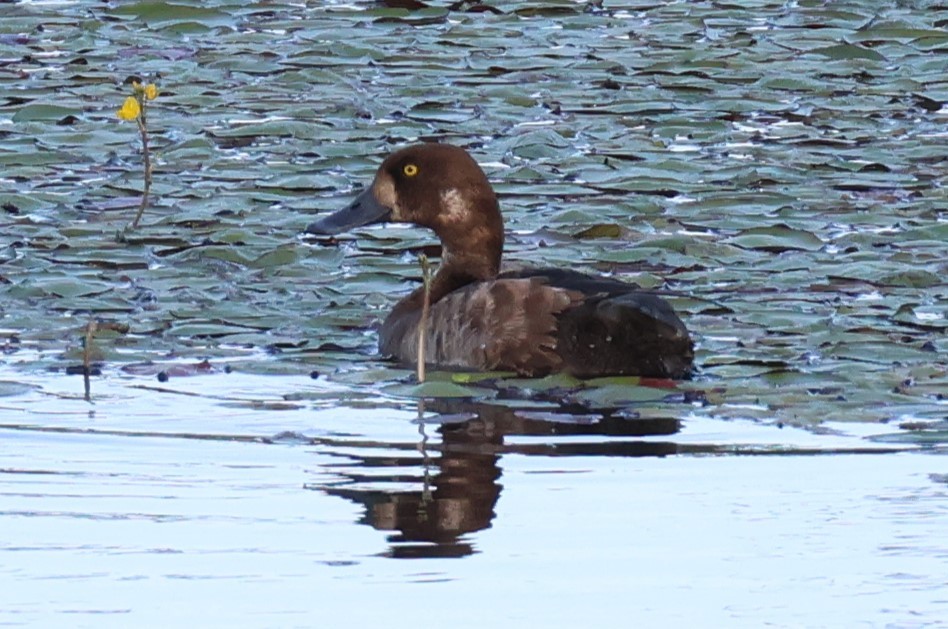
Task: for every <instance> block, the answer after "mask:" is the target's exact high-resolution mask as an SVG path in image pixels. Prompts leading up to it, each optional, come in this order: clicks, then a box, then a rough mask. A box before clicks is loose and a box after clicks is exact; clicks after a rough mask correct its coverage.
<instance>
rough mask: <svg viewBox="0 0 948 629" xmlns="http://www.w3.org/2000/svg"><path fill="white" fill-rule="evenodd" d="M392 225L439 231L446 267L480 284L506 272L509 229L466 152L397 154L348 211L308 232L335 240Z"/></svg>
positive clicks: (419, 149) (417, 148) (428, 149)
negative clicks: (358, 229) (347, 233)
mask: <svg viewBox="0 0 948 629" xmlns="http://www.w3.org/2000/svg"><path fill="white" fill-rule="evenodd" d="M389 221H391V222H396V223H412V224H415V225H420V226H422V227H427V228H429V229H431V230H433V231H434V232H435V234H437V235H438V237H439V238H440V239H441V244H442V247H443V252H442V265H444V264H449V263H450V264H454V265H456V267H457V268H459V269H460V268H465V269H466V270H467V272H469V273H471V274H472V275H473V276H474V277H476V278H477V279H486V278H488V277H493V276H495V275H497V273H498V271H499V269H500V256H501V252H502V250H503V244H504V227H503V220H502V219H501V216H500V208H499V206H498V204H497V196H496V195H495V194H494V191H493V189H492V188H491V186H490V182H488V181H487V177H486V176H485V175H484V171H482V170H481V168H480V166H478V165H477V162H475V161H474V159H473V158H471V156H470V155H468V154H467V152H466V151H465V150H464V149H462V148H459V147H456V146H451V145H448V144H417V145H414V146H409V147H407V148H404V149H401V150H399V151H396V152H395V153H392V154H391V155H389V156H388V157H387V158H386V159H385V161H383V162H382V165H381V166H380V167H379V169H378V172H376V174H375V179H374V180H373V181H372V184H371V185H370V186H369V187H367V188H366V189H365V190H363V191H362V193H361V194H359V196H358V197H356V199H355V200H354V201H353V202H352V203H351V204H350V205H349V206H348V207H346V208H343V209H342V210H339V211H338V212H335V213H333V214H330V215H329V216H327V217H325V218H323V219H320V220H318V221H316V222H315V223H312V224H310V225H309V226H308V227H307V228H306V232H307V233H310V234H319V235H335V234H339V233H342V232H344V231H347V230H349V229H352V228H354V227H360V226H362V225H369V224H372V223H383V222H389Z"/></svg>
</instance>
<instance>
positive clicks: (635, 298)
mask: <svg viewBox="0 0 948 629" xmlns="http://www.w3.org/2000/svg"><path fill="white" fill-rule="evenodd" d="M501 278H511V279H512V278H519V279H534V280H536V279H538V280H541V281H543V282H544V283H545V284H546V285H547V286H549V287H551V288H554V289H559V290H564V291H568V292H571V293H573V294H578V295H580V298H579V299H578V300H575V301H574V303H573V305H572V306H571V307H569V308H567V309H564V310H562V311H560V312H559V313H558V314H557V334H556V336H557V338H556V352H557V354H559V356H560V358H561V361H562V367H561V368H562V369H563V370H564V371H568V372H569V373H572V374H573V375H575V376H577V377H586V378H589V377H596V376H603V375H629V376H644V377H653V378H674V379H681V378H687V377H689V376H690V375H691V373H692V370H693V363H694V344H693V343H692V341H691V337H690V335H689V334H688V329H687V328H686V327H685V324H684V323H682V321H681V319H680V318H679V317H678V315H677V314H676V313H675V311H674V309H673V308H672V307H671V304H669V303H668V302H667V301H665V300H664V299H662V298H661V297H660V296H659V295H658V294H655V293H652V292H648V291H641V290H636V289H635V287H633V286H631V285H629V284H626V283H624V282H621V281H618V280H614V279H611V278H602V277H593V276H589V275H585V274H583V273H579V272H577V271H572V270H566V269H525V270H520V271H514V272H511V273H504V274H502V275H501Z"/></svg>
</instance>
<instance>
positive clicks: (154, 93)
mask: <svg viewBox="0 0 948 629" xmlns="http://www.w3.org/2000/svg"><path fill="white" fill-rule="evenodd" d="M144 91H145V98H147V99H148V100H155V99H156V98H158V86H157V85H155V84H154V83H149V84H148V85H146V86H145V90H144Z"/></svg>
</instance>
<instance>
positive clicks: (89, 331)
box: [82, 319, 99, 402]
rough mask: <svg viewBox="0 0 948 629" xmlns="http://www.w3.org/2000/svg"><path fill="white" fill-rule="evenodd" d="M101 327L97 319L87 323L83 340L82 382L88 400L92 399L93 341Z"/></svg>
mask: <svg viewBox="0 0 948 629" xmlns="http://www.w3.org/2000/svg"><path fill="white" fill-rule="evenodd" d="M98 329H99V322H98V321H96V320H95V319H92V320H90V321H89V323H87V324H86V336H85V338H84V339H83V342H82V384H83V386H85V390H86V402H91V401H92V383H91V382H90V381H89V372H90V371H91V370H92V341H93V339H94V338H95V332H96V330H98Z"/></svg>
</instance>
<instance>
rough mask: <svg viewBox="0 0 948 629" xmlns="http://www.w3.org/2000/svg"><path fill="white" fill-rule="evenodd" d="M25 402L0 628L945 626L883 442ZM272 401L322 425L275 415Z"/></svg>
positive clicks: (64, 384) (937, 519) (938, 475)
mask: <svg viewBox="0 0 948 629" xmlns="http://www.w3.org/2000/svg"><path fill="white" fill-rule="evenodd" d="M25 379H26V380H27V381H29V380H30V377H25ZM32 384H33V385H34V386H35V389H34V390H32V391H28V392H25V393H21V394H19V395H14V396H8V397H6V398H2V408H3V413H2V416H3V420H2V424H3V427H2V428H0V437H2V442H0V443H2V448H0V531H2V535H0V625H4V626H31V627H59V626H62V627H67V626H68V627H103V626H105V627H111V626H115V627H129V626H136V627H150V626H175V625H185V624H187V625H191V626H201V627H217V626H229V627H235V626H236V627H329V626H343V625H346V626H358V627H361V626H368V624H369V623H384V624H385V625H386V626H389V627H417V626H419V625H425V624H430V623H438V624H442V623H449V624H450V625H451V626H456V627H483V626H497V627H514V626H523V625H524V624H528V625H531V626H542V627H571V626H595V627H620V626H621V627H627V626H643V627H651V626H729V627H730V626H747V627H751V626H753V627H759V626H762V625H769V626H777V627H800V626H847V627H852V626H866V627H879V626H896V627H908V626H911V627H923V626H924V627H935V626H944V623H945V621H946V619H948V594H946V592H948V590H946V588H945V575H948V536H946V535H945V531H946V530H948V483H946V473H948V464H946V461H948V458H946V457H944V456H940V454H943V452H940V453H939V452H938V451H937V450H926V449H924V448H918V447H913V446H899V447H892V446H890V445H886V444H885V443H879V442H877V441H875V440H872V439H869V438H867V437H868V436H870V435H871V434H873V433H879V432H882V430H876V428H881V427H874V426H865V425H862V424H854V425H852V426H848V425H843V424H839V425H829V426H826V427H824V428H829V429H830V430H829V431H824V432H826V433H827V434H813V433H811V432H808V431H804V430H799V429H791V428H783V429H781V428H778V427H776V426H768V425H764V424H761V423H759V422H751V421H721V420H715V419H711V418H708V417H702V416H701V415H700V414H696V413H695V412H694V411H693V410H689V409H688V408H687V407H684V409H681V408H679V409H672V410H677V411H678V412H681V413H682V415H681V417H680V420H681V421H680V431H678V432H671V433H670V434H669V431H668V430H666V428H669V426H668V425H666V424H662V423H661V422H659V423H658V424H656V423H654V422H652V423H647V422H645V423H643V422H639V423H638V424H636V423H635V420H631V419H627V420H623V421H624V422H625V423H622V421H619V420H615V421H614V422H613V424H611V428H610V431H611V432H612V433H613V434H611V435H604V434H596V430H597V429H596V428H595V425H596V423H595V422H594V421H592V420H591V419H590V418H582V417H565V416H564V417H563V418H562V421H560V422H559V423H558V425H557V423H556V422H549V421H539V420H536V419H533V420H532V421H531V420H527V421H523V420H522V418H521V419H511V418H510V415H508V414H505V413H503V412H501V413H496V412H494V411H492V410H491V409H486V410H484V409H481V410H480V411H478V412H475V413H474V414H475V415H478V414H479V418H478V417H475V418H474V419H473V420H469V421H467V422H466V423H460V419H463V417H465V416H462V417H458V416H457V415H455V416H452V417H448V423H445V424H443V425H442V423H441V422H442V421H443V420H444V415H442V414H438V413H435V412H432V411H430V410H426V413H425V415H424V417H425V421H424V422H422V423H419V422H418V421H417V409H415V408H414V403H413V402H409V401H403V402H399V401H397V400H394V399H390V398H384V397H380V398H379V399H378V400H376V401H375V402H374V403H370V402H366V401H365V400H362V401H360V402H358V403H357V404H354V405H353V406H348V407H347V406H345V401H344V396H342V393H341V392H340V391H341V389H340V388H339V387H338V386H336V385H334V384H333V383H331V382H329V381H326V380H319V381H313V380H309V379H306V378H292V377H290V378H288V377H280V378H274V377H260V376H241V375H235V374H232V375H230V376H207V377H198V378H192V379H180V380H178V381H172V382H170V383H168V384H166V385H160V386H162V387H163V388H165V389H166V391H164V392H159V391H156V390H155V389H154V388H155V387H157V386H159V385H157V383H154V382H153V381H151V380H149V381H147V382H145V381H144V380H143V379H135V378H127V377H113V378H105V379H104V380H103V381H101V382H97V383H96V387H97V388H96V391H97V392H98V395H97V398H96V402H95V403H94V404H93V405H89V404H87V403H86V402H84V401H82V400H81V399H79V398H80V397H81V383H80V380H79V379H78V378H66V377H63V376H49V375H35V376H33V377H32ZM142 387H144V388H142ZM288 390H294V391H296V392H298V393H299V392H302V393H305V394H306V395H308V396H309V397H311V398H313V399H316V400H317V401H315V402H314V401H302V402H294V403H287V406H286V407H279V408H274V406H275V405H276V404H277V403H278V402H281V401H282V397H283V394H282V393H280V392H281V391H288ZM184 392H189V393H192V394H193V395H183V394H182V393H184ZM198 392H200V394H199V393H198ZM332 395H336V396H337V397H339V400H338V401H339V404H341V406H340V405H330V404H325V403H323V402H320V401H318V400H319V399H321V398H323V397H326V396H332ZM340 396H342V397H340ZM304 397H305V396H304ZM222 398H227V400H223V399H222ZM238 398H239V399H240V400H243V401H242V402H235V401H234V400H236V399H238ZM253 400H256V403H255V404H252V403H251V401H253ZM265 401H269V403H270V407H271V408H267V405H266V404H263V402H265ZM523 416H525V417H528V418H531V417H533V416H531V414H530V413H529V412H524V413H523ZM622 426H625V427H626V428H627V430H625V434H615V433H617V432H621V430H620V428H621V427H622ZM636 426H638V427H639V428H642V429H643V430H640V432H650V433H651V434H648V435H645V436H635V435H634V434H633V433H634V432H635V431H636V428H635V427H636ZM886 430H889V431H891V429H886ZM544 431H545V432H546V433H547V434H541V433H543V432H544ZM514 433H517V434H514ZM857 433H861V434H857Z"/></svg>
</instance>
